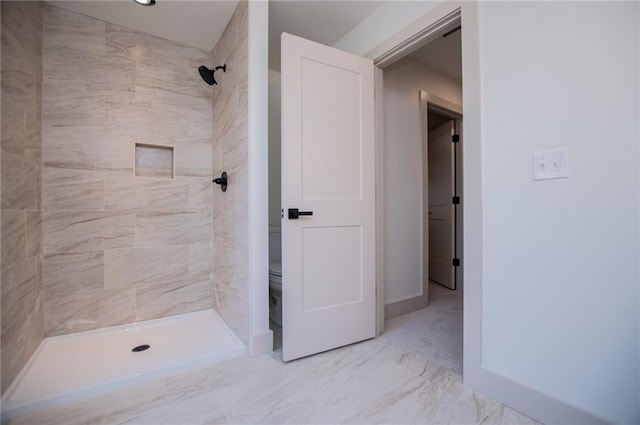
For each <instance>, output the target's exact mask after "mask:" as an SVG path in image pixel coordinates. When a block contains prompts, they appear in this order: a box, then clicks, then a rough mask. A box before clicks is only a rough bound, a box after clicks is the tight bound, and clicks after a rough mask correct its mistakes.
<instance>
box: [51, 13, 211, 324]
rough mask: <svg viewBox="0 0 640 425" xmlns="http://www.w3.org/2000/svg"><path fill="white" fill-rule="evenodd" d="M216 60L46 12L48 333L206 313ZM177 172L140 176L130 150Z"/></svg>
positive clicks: (90, 20) (92, 21)
mask: <svg viewBox="0 0 640 425" xmlns="http://www.w3.org/2000/svg"><path fill="white" fill-rule="evenodd" d="M203 64H206V65H210V64H211V53H207V52H204V51H200V50H197V49H194V48H191V47H187V46H184V45H181V44H177V43H174V42H171V41H167V40H163V39H160V38H157V37H154V36H151V35H147V34H142V33H139V32H136V31H133V30H129V29H126V28H122V27H119V26H116V25H112V24H109V23H106V22H102V21H99V20H96V19H93V18H89V17H86V16H82V15H79V14H76V13H73V12H69V11H66V10H64V9H60V8H57V7H53V6H46V7H45V13H44V88H43V115H44V118H43V119H44V121H43V132H44V134H43V191H42V193H43V209H44V253H45V256H44V265H43V270H44V272H43V287H44V302H43V306H44V323H45V332H46V335H47V336H50V335H59V334H66V333H71V332H77V331H84V330H89V329H95V328H101V327H106V326H112V325H117V324H122V323H128V322H133V321H138V320H146V319H154V318H159V317H164V316H168V315H173V314H179V313H186V312H191V311H196V310H202V309H207V308H212V307H213V283H212V278H211V272H212V265H211V252H212V231H211V226H212V210H211V196H212V195H211V185H212V184H211V145H212V131H213V130H212V125H213V124H212V119H211V117H212V95H213V90H212V88H211V87H210V86H208V85H206V84H205V83H204V82H203V81H202V80H201V79H200V76H199V74H198V66H200V65H203ZM136 142H137V143H146V144H153V145H167V146H173V147H174V162H175V178H173V179H171V178H154V177H136V176H135V173H134V163H135V161H134V152H135V143H136Z"/></svg>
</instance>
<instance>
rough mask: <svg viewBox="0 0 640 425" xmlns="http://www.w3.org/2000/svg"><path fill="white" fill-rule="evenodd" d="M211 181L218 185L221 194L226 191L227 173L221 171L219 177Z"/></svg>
mask: <svg viewBox="0 0 640 425" xmlns="http://www.w3.org/2000/svg"><path fill="white" fill-rule="evenodd" d="M211 181H212V182H214V183H215V184H219V185H220V189H221V190H222V191H223V192H226V191H227V172H226V171H223V172H222V175H221V176H220V177H218V178H217V179H213V180H211Z"/></svg>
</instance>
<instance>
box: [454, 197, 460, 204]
mask: <svg viewBox="0 0 640 425" xmlns="http://www.w3.org/2000/svg"><path fill="white" fill-rule="evenodd" d="M459 203H460V197H459V196H454V197H453V205H458V204H459Z"/></svg>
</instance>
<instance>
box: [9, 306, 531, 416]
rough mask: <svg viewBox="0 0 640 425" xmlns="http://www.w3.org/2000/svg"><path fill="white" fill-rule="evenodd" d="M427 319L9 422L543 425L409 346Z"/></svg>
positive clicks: (416, 317) (403, 320)
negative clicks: (332, 346) (296, 356)
mask: <svg viewBox="0 0 640 425" xmlns="http://www.w3.org/2000/svg"><path fill="white" fill-rule="evenodd" d="M433 301H435V299H432V302H433ZM420 316H421V314H419V312H415V313H412V314H410V315H405V316H402V317H399V318H396V319H392V320H390V321H388V322H387V327H386V331H385V333H384V334H383V335H382V336H380V337H378V338H375V339H372V340H369V341H364V342H362V343H359V344H354V345H351V346H348V347H344V348H340V349H336V350H333V351H329V352H326V353H321V354H318V355H315V356H311V357H307V358H304V359H300V360H296V361H293V362H290V363H286V364H285V363H283V362H282V360H281V352H280V351H275V352H274V353H273V354H271V355H265V356H260V357H241V358H236V359H233V360H229V361H226V362H222V363H218V364H216V365H213V366H210V367H207V368H204V369H200V370H197V371H192V372H189V373H182V374H179V375H174V376H170V377H166V378H164V379H158V380H155V381H149V382H145V383H140V384H137V385H134V386H131V387H129V388H126V389H121V390H120V391H117V392H113V393H107V394H103V395H100V396H96V397H93V398H91V399H87V400H84V401H79V402H75V403H73V404H69V405H66V406H62V407H58V408H55V409H48V410H46V411H41V412H37V413H32V414H30V415H27V416H23V417H20V418H17V419H15V420H13V421H11V422H10V423H11V424H14V425H18V424H89V423H90V424H109V425H111V424H149V425H156V424H168V425H173V424H175V425H178V424H180V425H184V424H337V423H355V424H373V423H389V424H522V425H533V424H536V422H535V421H533V420H532V419H530V418H528V417H526V416H523V415H521V414H519V413H517V412H516V411H514V410H512V409H510V408H508V407H505V406H503V405H502V404H500V403H498V402H497V401H495V400H493V399H491V398H489V397H486V396H483V395H481V394H478V393H475V392H473V391H472V390H470V389H469V388H467V387H465V386H464V385H463V383H462V377H461V376H460V374H458V373H456V372H454V371H453V370H450V369H448V368H446V367H443V366H441V365H439V364H437V363H438V362H437V361H436V362H434V361H432V360H431V359H429V358H428V357H427V356H425V353H424V350H421V349H417V348H416V347H418V345H416V344H412V343H408V342H406V341H405V342H404V343H403V342H402V341H403V340H404V339H407V338H413V336H412V334H413V329H419V328H420V327H421V325H420V323H419V321H420Z"/></svg>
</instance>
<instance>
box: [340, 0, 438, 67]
mask: <svg viewBox="0 0 640 425" xmlns="http://www.w3.org/2000/svg"><path fill="white" fill-rule="evenodd" d="M439 3H440V2H439V1H397V0H391V1H387V2H386V3H385V4H383V5H381V6H380V7H379V8H378V9H376V10H375V11H374V12H373V13H372V14H371V15H369V16H368V17H367V18H366V19H365V20H363V21H362V22H361V23H360V24H358V25H357V26H356V27H355V28H354V29H352V30H351V31H349V32H348V33H347V34H345V35H344V36H343V37H342V38H341V39H340V40H338V41H337V42H336V43H335V44H334V45H333V46H334V47H336V48H338V49H340V50H344V51H347V52H351V53H354V54H356V55H364V54H365V53H367V52H368V51H369V50H371V49H372V48H373V47H375V46H377V45H378V44H380V43H382V42H383V41H385V40H387V39H388V38H389V37H391V36H393V35H394V34H395V33H397V32H398V31H400V30H402V29H403V28H404V27H406V26H407V25H408V24H409V23H411V22H413V21H415V20H416V19H418V18H419V17H420V16H422V15H424V14H425V13H427V12H428V11H430V10H432V9H433V8H434V7H436V6H437V5H438V4H439Z"/></svg>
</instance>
